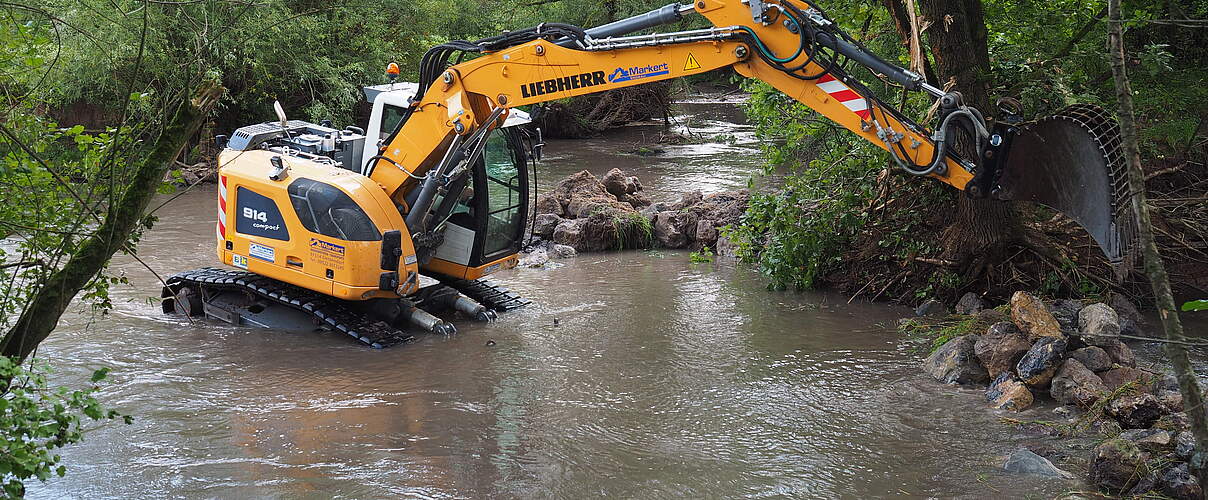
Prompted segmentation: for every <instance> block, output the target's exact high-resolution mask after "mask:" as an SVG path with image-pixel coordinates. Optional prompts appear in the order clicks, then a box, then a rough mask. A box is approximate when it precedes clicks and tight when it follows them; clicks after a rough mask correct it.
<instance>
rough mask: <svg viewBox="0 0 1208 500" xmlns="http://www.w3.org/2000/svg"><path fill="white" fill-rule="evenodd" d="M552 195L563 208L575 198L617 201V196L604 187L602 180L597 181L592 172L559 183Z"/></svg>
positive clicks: (583, 172) (578, 174)
mask: <svg viewBox="0 0 1208 500" xmlns="http://www.w3.org/2000/svg"><path fill="white" fill-rule="evenodd" d="M551 193H552V194H553V197H554V198H555V199H557V200H558V201H559V202H560V203H562V205H563V206H566V204H567V203H569V202H570V200H571V199H573V198H612V199H614V200H615V199H616V196H613V195H612V193H609V192H608V189H607V188H605V187H604V183H602V182H600V179H597V178H596V176H594V175H591V172H588V171H586V170H581V171H579V172H578V173H576V174H574V175H571V176H569V177H567V178H565V179H562V180H561V181H558V184H556V185H554V189H553V191H552V192H551Z"/></svg>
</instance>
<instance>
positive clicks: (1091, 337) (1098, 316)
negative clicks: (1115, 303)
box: [1078, 302, 1120, 347]
mask: <svg viewBox="0 0 1208 500" xmlns="http://www.w3.org/2000/svg"><path fill="white" fill-rule="evenodd" d="M1078 333H1079V335H1081V336H1082V341H1083V342H1086V343H1087V345H1096V346H1100V347H1102V346H1105V345H1109V344H1111V343H1112V342H1113V341H1119V340H1120V318H1119V317H1118V316H1116V311H1113V310H1112V308H1110V307H1108V306H1107V304H1104V303H1101V302H1099V303H1095V304H1091V305H1089V306H1086V307H1083V308H1082V310H1081V311H1078Z"/></svg>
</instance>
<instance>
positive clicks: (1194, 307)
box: [1183, 299, 1208, 312]
mask: <svg viewBox="0 0 1208 500" xmlns="http://www.w3.org/2000/svg"><path fill="white" fill-rule="evenodd" d="M1183 310H1184V311H1188V312H1190V311H1208V300H1203V299H1201V300H1193V301H1191V302H1185V303H1183Z"/></svg>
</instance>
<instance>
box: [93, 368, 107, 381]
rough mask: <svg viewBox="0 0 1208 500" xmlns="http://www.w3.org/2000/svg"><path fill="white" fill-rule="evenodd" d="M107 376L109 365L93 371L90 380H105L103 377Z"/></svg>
mask: <svg viewBox="0 0 1208 500" xmlns="http://www.w3.org/2000/svg"><path fill="white" fill-rule="evenodd" d="M107 376H109V367H102V368H101V369H99V370H97V371H95V372H92V381H93V382H100V381H102V380H105V377H107Z"/></svg>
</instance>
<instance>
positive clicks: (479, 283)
mask: <svg viewBox="0 0 1208 500" xmlns="http://www.w3.org/2000/svg"><path fill="white" fill-rule="evenodd" d="M690 14H695V15H701V16H704V18H706V19H707V20H708V21H709V22H710V23H711V25H712V27H709V28H704V29H690V30H685V31H676V32H667V33H655V34H637V35H635V34H634V33H639V32H643V31H646V30H649V29H651V28H654V27H657V26H660V25H667V24H671V23H676V22H678V21H680V20H681V19H683V18H684V17H685V16H688V15H690ZM455 57H456V61H458V62H456V63H453V61H454V58H455ZM852 64H854V65H859V66H862V67H864V68H867V69H869V70H870V71H872V72H873V73H876V74H880V75H883V77H884V78H886V79H888V80H892V81H893V82H896V83H897V84H900V85H902V86H903V87H904V88H905V89H907V90H909V91H917V92H924V93H926V94H928V95H930V96H931V97H932V98H934V99H935V100H936V101H937V109H938V114H937V118H936V122H935V124H934V128H928V127H925V126H923V125H920V124H918V123H916V122H914V121H912V120H911V119H910V118H908V117H906V116H905V115H903V114H902V113H901V112H900V111H899V110H897V109H895V108H894V107H893V106H891V105H889V104H887V103H885V102H884V101H883V100H882V99H880V98H878V97H877V96H876V95H875V94H874V93H873V92H871V91H870V90H869V89H868V87H866V86H865V85H864V84H862V83H861V82H860V81H858V80H857V79H856V78H854V77H853V76H852V75H851V74H850V73H849V72H848V70H847V69H846V68H848V67H850V66H851V65H852ZM719 68H733V69H734V70H735V71H736V72H738V73H739V74H741V75H743V76H745V77H748V78H755V79H759V80H762V81H764V82H767V83H769V84H771V85H772V86H774V87H776V88H777V89H779V90H780V91H781V92H784V93H785V94H787V95H789V96H791V97H792V98H794V99H796V100H797V101H799V102H801V103H803V104H805V105H806V106H809V107H810V108H813V109H814V110H816V111H817V112H819V113H821V114H822V115H824V116H826V117H827V118H829V119H830V120H833V121H834V122H835V123H838V124H839V125H842V126H843V127H845V128H847V129H848V130H850V131H851V132H852V133H854V134H857V135H859V136H861V137H863V138H864V139H866V140H868V141H870V142H872V143H874V144H876V145H878V146H880V147H882V148H884V149H885V150H886V151H888V153H889V156H890V158H892V160H893V162H894V163H895V164H896V165H897V167H899V168H901V169H902V170H904V171H906V172H908V173H910V174H913V175H915V176H919V177H931V178H934V179H937V180H939V181H942V182H944V183H947V184H950V185H952V186H954V187H956V188H957V189H961V190H963V191H964V192H965V193H966V194H967V195H968V196H972V197H976V198H992V199H997V200H1004V201H1005V200H1026V201H1032V202H1037V203H1040V204H1043V205H1047V206H1048V207H1051V208H1053V209H1055V210H1057V211H1059V212H1061V213H1064V214H1065V215H1067V216H1069V217H1070V218H1071V219H1073V220H1075V221H1077V222H1078V223H1079V224H1081V225H1082V226H1083V228H1085V229H1086V230H1087V232H1088V233H1090V235H1091V236H1092V237H1093V238H1094V240H1095V241H1096V242H1097V243H1098V244H1099V246H1100V247H1101V249H1102V250H1103V252H1104V253H1105V254H1106V255H1107V257H1108V258H1109V259H1110V260H1112V261H1113V262H1115V261H1119V260H1121V259H1122V258H1123V257H1124V256H1125V253H1126V244H1127V243H1128V241H1129V238H1130V231H1129V230H1128V227H1129V226H1128V225H1127V221H1128V220H1131V219H1130V218H1129V217H1128V215H1129V214H1128V213H1126V211H1127V210H1128V204H1127V203H1126V202H1125V200H1124V197H1125V195H1126V190H1125V189H1124V186H1123V177H1124V176H1123V172H1122V168H1123V165H1122V158H1121V154H1120V151H1119V149H1120V148H1119V139H1118V127H1117V126H1116V124H1115V122H1114V121H1113V120H1112V118H1111V117H1110V116H1109V115H1108V114H1107V113H1106V112H1104V111H1103V110H1101V109H1098V108H1096V107H1094V106H1089V105H1075V106H1072V107H1069V108H1066V109H1065V110H1062V111H1061V112H1059V113H1058V114H1057V115H1055V116H1052V117H1047V118H1043V119H1039V120H1033V121H1024V120H1022V119H1021V118H1020V116H1019V114H1020V110H1019V109H1018V106H1011V105H1009V104H1000V111H1001V115H1000V116H1001V119H999V120H997V121H995V122H993V123H992V124H991V123H988V122H987V120H986V119H985V118H984V116H983V114H982V113H981V112H980V111H979V110H977V109H974V108H973V107H970V106H968V105H966V104H965V103H963V102H962V101H961V97H960V94H959V93H957V92H946V91H944V90H941V89H939V88H936V87H934V86H932V85H929V84H928V83H927V82H926V80H925V79H924V78H923V77H922V76H920V75H918V74H914V73H912V72H910V71H907V70H905V69H903V68H900V67H898V66H896V65H893V64H890V63H888V62H886V61H884V60H883V59H881V58H879V57H877V56H876V55H875V54H873V53H871V52H869V51H868V50H867V49H866V48H864V47H863V46H862V45H861V44H860V42H859V41H858V40H856V39H854V38H852V37H851V36H849V35H848V34H846V33H845V32H844V31H843V30H842V29H840V28H839V26H838V25H836V24H835V22H834V21H833V20H831V19H830V18H829V17H827V15H826V13H825V12H824V11H823V10H822V9H821V8H820V7H819V6H818V5H813V4H807V3H805V2H803V1H802V0H697V1H696V2H695V3H691V4H683V5H681V4H670V5H667V6H665V7H662V8H659V9H656V10H653V11H651V12H648V13H645V14H642V15H638V16H634V17H631V18H627V19H623V20H620V21H617V22H613V23H610V24H606V25H603V26H598V27H595V28H590V29H582V28H579V27H577V26H572V25H568V24H559V23H543V24H540V25H538V26H535V27H532V28H527V29H522V30H519V31H511V32H505V33H503V34H501V35H498V36H493V37H489V38H484V39H481V40H477V41H474V42H469V41H453V42H449V43H445V44H441V45H438V46H436V47H433V48H432V49H430V50H428V51H427V53H425V54H424V56H423V58H422V62H421V65H420V68H419V82H418V84H390V85H382V86H376V87H369V88H367V89H366V94H367V97H368V98H369V99H370V100H371V101H372V102H373V112H372V115H371V118H370V122H369V126H368V127H367V129H361V128H357V127H347V128H345V129H342V130H341V129H336V128H333V127H331V126H330V123H326V122H325V123H322V124H319V125H315V124H312V123H307V122H303V121H296V120H294V121H290V120H287V119H286V118H285V116H284V113H283V111H282V110H281V109H280V107H279V106H278V107H277V111H278V117H279V118H280V122H268V123H261V124H256V125H251V126H247V127H243V128H240V129H238V130H237V131H235V132H234V134H233V135H232V137H230V138H229V139H228V140H227V141H226V144H225V148H224V150H223V151H222V153H221V154H220V157H219V166H220V168H219V182H218V223H217V224H216V226H217V227H216V232H217V248H216V250H217V253H218V258H219V260H220V261H221V262H222V263H223V264H226V265H228V266H232V267H235V268H239V269H240V270H234V269H219V268H204V269H198V270H195V271H189V272H184V273H181V274H177V275H175V276H173V277H171V278H170V279H169V280H168V281H167V286H166V287H165V288H164V290H163V308H164V311H165V312H177V313H181V314H185V315H190V316H201V315H205V316H209V317H212V318H218V319H222V320H225V321H228V322H232V323H237V324H238V323H244V324H258V325H265V326H279V325H280V323H281V322H282V321H284V320H283V319H281V318H282V317H283V316H284V313H295V314H299V313H300V314H302V315H304V319H305V320H307V321H311V322H312V327H313V326H314V325H320V326H325V327H326V328H327V329H329V330H333V331H339V332H341V333H345V334H348V335H351V336H352V337H354V338H356V339H358V340H360V341H361V342H364V343H365V344H368V345H370V346H373V347H383V346H387V345H391V344H394V343H398V342H401V341H404V340H407V339H409V338H411V335H410V334H409V333H408V332H409V331H416V330H420V331H427V332H435V333H444V334H448V333H452V332H454V327H453V325H452V324H450V323H448V322H446V321H444V320H442V319H440V318H438V317H437V316H435V315H434V314H433V313H439V312H440V311H447V310H454V311H459V312H460V313H462V314H465V315H468V316H469V317H471V318H474V319H475V320H480V321H491V320H492V319H494V318H495V317H496V312H497V311H499V312H502V311H507V310H510V309H513V308H516V307H521V306H523V305H525V304H526V301H525V300H524V299H522V298H520V297H518V296H516V295H514V294H512V293H511V292H509V291H508V290H506V289H504V288H501V287H499V286H497V285H495V284H493V283H491V282H488V281H486V280H485V279H484V278H483V277H484V276H485V275H488V274H490V273H492V272H494V271H497V270H499V269H505V268H510V267H513V266H515V265H516V263H517V253H518V252H519V251H520V247H521V239H522V237H523V234H524V232H525V228H526V221H527V220H528V217H527V214H528V213H529V184H528V175H527V174H528V164H529V162H530V160H535V159H539V158H540V154H541V147H542V141H541V135H540V131H539V130H535V131H532V132H530V129H529V128H528V127H524V126H522V125H523V124H524V123H525V122H527V115H526V114H525V113H524V112H523V111H521V110H519V109H517V108H519V107H522V106H528V105H535V104H540V103H542V102H546V101H551V100H554V99H562V98H566V97H572V96H578V95H584V94H589V93H593V92H601V91H605V90H611V89H617V88H622V87H628V86H634V85H642V84H645V83H650V82H655V81H659V80H666V79H670V78H678V77H682V76H688V75H694V74H699V73H704V72H707V71H712V70H716V69H719ZM394 73H397V71H396V70H395V71H394ZM958 137H959V138H960V142H959V144H962V145H971V146H973V147H971V148H970V147H965V146H962V147H960V148H957V147H956V146H957V144H958V142H957V138H958Z"/></svg>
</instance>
